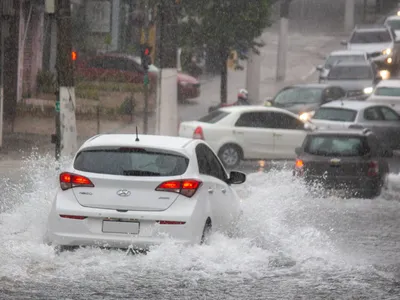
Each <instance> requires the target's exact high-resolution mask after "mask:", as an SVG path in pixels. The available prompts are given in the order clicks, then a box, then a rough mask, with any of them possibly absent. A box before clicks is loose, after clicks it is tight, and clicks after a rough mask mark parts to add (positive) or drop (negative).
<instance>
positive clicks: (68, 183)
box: [60, 172, 94, 191]
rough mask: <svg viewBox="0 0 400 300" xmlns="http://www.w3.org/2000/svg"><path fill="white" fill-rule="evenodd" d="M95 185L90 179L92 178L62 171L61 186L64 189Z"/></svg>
mask: <svg viewBox="0 0 400 300" xmlns="http://www.w3.org/2000/svg"><path fill="white" fill-rule="evenodd" d="M82 186H83V187H94V184H93V183H92V182H91V181H90V179H88V178H86V177H84V176H81V175H76V174H72V173H67V172H64V173H61V174H60V187H61V189H62V190H63V191H65V190H68V189H72V188H74V187H82Z"/></svg>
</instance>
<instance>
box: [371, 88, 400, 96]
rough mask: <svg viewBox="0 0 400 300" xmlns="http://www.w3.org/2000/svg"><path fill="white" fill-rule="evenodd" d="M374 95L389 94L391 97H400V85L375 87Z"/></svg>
mask: <svg viewBox="0 0 400 300" xmlns="http://www.w3.org/2000/svg"><path fill="white" fill-rule="evenodd" d="M374 95H377V96H389V97H400V87H398V88H394V87H378V88H376V89H375V92H374Z"/></svg>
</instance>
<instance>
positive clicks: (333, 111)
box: [313, 107, 357, 122]
mask: <svg viewBox="0 0 400 300" xmlns="http://www.w3.org/2000/svg"><path fill="white" fill-rule="evenodd" d="M356 116H357V111H356V110H352V109H344V108H335V107H321V108H320V109H318V110H317V111H316V112H315V114H314V116H313V119H315V120H328V121H339V122H353V121H354V120H355V119H356Z"/></svg>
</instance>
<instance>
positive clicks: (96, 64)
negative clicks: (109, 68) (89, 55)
mask: <svg viewBox="0 0 400 300" xmlns="http://www.w3.org/2000/svg"><path fill="white" fill-rule="evenodd" d="M87 65H88V67H89V68H96V69H103V68H104V64H103V60H102V59H98V58H94V59H91V60H89V61H88V64H87Z"/></svg>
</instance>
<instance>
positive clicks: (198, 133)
mask: <svg viewBox="0 0 400 300" xmlns="http://www.w3.org/2000/svg"><path fill="white" fill-rule="evenodd" d="M193 138H194V139H198V140H204V134H203V128H201V127H200V126H199V127H197V128H196V129H195V130H194V132H193Z"/></svg>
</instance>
